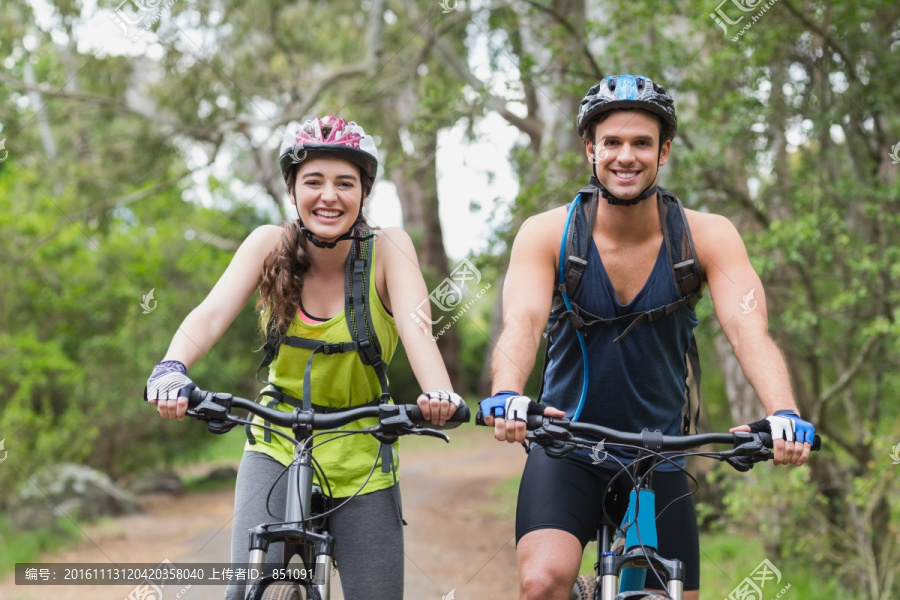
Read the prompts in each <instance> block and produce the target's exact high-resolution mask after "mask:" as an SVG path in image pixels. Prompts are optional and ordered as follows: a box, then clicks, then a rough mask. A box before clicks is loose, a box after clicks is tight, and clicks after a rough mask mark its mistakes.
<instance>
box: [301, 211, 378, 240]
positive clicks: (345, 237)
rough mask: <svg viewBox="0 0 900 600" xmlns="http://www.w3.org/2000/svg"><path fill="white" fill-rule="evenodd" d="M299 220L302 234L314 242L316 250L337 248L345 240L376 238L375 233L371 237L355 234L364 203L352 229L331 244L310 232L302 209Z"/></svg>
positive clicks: (360, 219)
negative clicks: (302, 214) (301, 215)
mask: <svg viewBox="0 0 900 600" xmlns="http://www.w3.org/2000/svg"><path fill="white" fill-rule="evenodd" d="M295 208H296V205H295ZM297 220H298V221H300V232H301V233H302V234H303V235H305V236H306V239H308V240H309V241H310V242H312V244H313V246H315V247H316V248H334V247H335V246H337V245H338V242H342V241H344V240H360V241H362V240H367V239H369V238H370V237H375V234H374V233H370V234H369V235H361V234H358V233H355V232H356V231H357V227H356V226H357V225H359V223H360V221H362V203H360V205H359V214H357V215H356V220H355V221H354V222H353V225H351V226H350V229H348V230H347V231H346V232H345V233H344V234H343V235H342V236H340V237H339V238H337V239H336V240H334V241H331V242H326V241H323V240H320V239H318V238H317V237H316V236H314V235H313V232H312V231H310V230H309V229H307V228H306V226H305V225H304V224H303V219H301V218H300V209H299V208H298V209H297Z"/></svg>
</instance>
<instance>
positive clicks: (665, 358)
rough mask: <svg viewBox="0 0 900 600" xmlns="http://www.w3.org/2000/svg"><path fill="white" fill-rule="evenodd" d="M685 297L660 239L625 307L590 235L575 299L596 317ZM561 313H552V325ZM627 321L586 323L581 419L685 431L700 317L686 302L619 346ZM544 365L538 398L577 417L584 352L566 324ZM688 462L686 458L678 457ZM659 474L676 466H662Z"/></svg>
mask: <svg viewBox="0 0 900 600" xmlns="http://www.w3.org/2000/svg"><path fill="white" fill-rule="evenodd" d="M678 299H680V296H679V294H678V290H677V289H676V288H675V282H674V281H673V279H672V270H671V268H670V266H669V261H668V257H667V255H666V250H665V246H664V245H662V244H660V250H659V253H658V255H657V257H656V264H655V265H654V267H653V270H652V272H651V273H650V277H649V278H648V279H647V282H646V283H645V284H644V287H643V288H642V289H641V291H640V292H638V294H637V295H636V296H635V297H634V299H632V300H631V302H629V303H628V304H624V305H623V304H620V303H619V301H618V298H617V297H616V292H615V289H614V288H613V286H612V283H611V282H610V280H609V277H608V275H607V274H606V270H605V269H604V267H603V262H602V260H601V259H600V254H599V252H598V251H597V246H596V244H594V241H593V240H591V244H590V251H589V253H588V262H587V267H586V269H585V272H584V276H583V277H582V279H581V284H580V285H579V286H578V289H577V290H576V291H575V294H574V295H573V296H572V297H571V300H572V301H573V302H574V303H575V304H578V305H579V306H581V307H582V308H583V309H584V310H586V311H588V312H590V313H592V314H594V315H597V316H598V317H604V318H612V317H619V316H623V315H628V314H631V313H640V312H644V311H648V310H654V309H657V308H660V307H662V306H665V305H667V304H670V303H672V302H675V301H677V300H678ZM557 319H558V317H556V316H552V317H551V318H550V323H549V324H550V326H553V325H554V324H555V322H556V320H557ZM629 322H630V321H629V320H627V319H625V320H623V322H621V323H614V324H610V323H603V324H598V325H594V326H592V327H589V328H587V329H586V330H584V331H585V336H584V339H585V344H586V346H587V353H588V357H589V359H590V377H589V379H588V387H587V397H586V399H585V403H584V408H583V409H582V412H581V416H580V417H579V419H578V420H579V421H581V422H585V423H594V424H596V425H602V426H604V427H610V428H612V429H619V430H621V431H628V432H634V433H638V432H640V431H642V430H643V429H645V428H646V429H649V430H650V431H655V430H657V429H658V430H660V431H661V432H662V433H663V434H665V435H681V419H682V416H681V410H682V407H683V406H684V391H685V379H686V377H687V364H686V363H685V354H686V353H687V350H688V346H689V344H690V341H691V337H692V335H693V330H694V327H696V326H697V323H698V321H697V315H696V314H695V313H694V311H693V310H691V309H690V308H688V307H686V306H683V307H681V308H679V309H677V310H676V311H675V312H673V313H672V314H670V315H669V316H667V317H665V318H663V319H659V320H658V321H653V322H650V323H642V324H640V325H638V326H637V327H635V328H634V329H632V330H631V332H630V333H629V334H628V335H627V336H625V338H624V339H623V340H621V341H620V342H619V343H618V344H613V340H614V339H615V338H616V337H618V336H619V335H620V334H621V333H622V332H623V331H624V330H625V328H626V327H627V326H628V323H629ZM548 343H549V350H548V354H547V366H546V371H545V373H544V382H543V393H542V396H541V398H540V401H541V402H543V403H544V404H546V405H547V406H552V407H555V408H558V409H560V410H563V411H565V413H566V416H568V417H569V418H572V416H573V415H574V414H575V411H576V409H577V407H578V401H579V399H580V398H581V388H582V381H583V377H584V375H583V372H582V362H583V359H582V353H581V347H580V346H579V343H578V339H577V337H576V335H575V330H574V329H573V328H572V326H571V325H570V324H569V323H565V322H564V323H560V328H559V330H558V331H556V332H555V333H554V334H553V336H551V339H550V340H549V341H548ZM607 451H608V452H610V454H612V455H614V456H617V457H619V458H620V459H623V460H632V459H633V458H635V457H636V456H637V452H636V451H627V450H623V449H612V448H607ZM677 462H678V463H679V464H681V465H682V466H683V464H684V461H683V459H682V460H679V461H677ZM658 469H659V470H661V471H671V470H675V467H674V466H673V465H671V464H667V463H662V464H660V465H659V467H658Z"/></svg>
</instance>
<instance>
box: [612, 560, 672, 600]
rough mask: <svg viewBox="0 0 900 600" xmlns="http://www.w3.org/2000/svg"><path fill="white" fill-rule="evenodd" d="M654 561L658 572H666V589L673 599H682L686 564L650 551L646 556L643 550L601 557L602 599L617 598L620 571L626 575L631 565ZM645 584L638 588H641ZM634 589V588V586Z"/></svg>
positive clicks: (636, 565)
mask: <svg viewBox="0 0 900 600" xmlns="http://www.w3.org/2000/svg"><path fill="white" fill-rule="evenodd" d="M650 563H652V565H653V567H655V569H656V570H657V571H658V572H661V573H663V574H665V577H666V591H667V592H668V593H669V596H670V597H671V598H672V600H682V594H683V593H684V564H683V563H682V562H681V561H680V560H669V559H665V558H661V557H660V556H657V555H656V553H655V552H653V551H650V556H649V557H648V556H646V555H645V554H644V552H643V551H642V550H638V551H636V552H626V553H625V554H623V555H616V554H608V555H604V556H603V557H601V559H600V590H601V594H600V600H615V598H616V594H617V593H618V591H619V573H620V572H621V573H622V575H623V577H626V576H627V574H628V571H629V568H628V567H630V566H634V567H643V568H646V567H647V566H649V564H650ZM642 587H643V585H640V587H637V588H636V589H641V588H642ZM632 589H634V588H632Z"/></svg>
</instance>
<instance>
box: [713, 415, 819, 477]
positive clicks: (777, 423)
mask: <svg viewBox="0 0 900 600" xmlns="http://www.w3.org/2000/svg"><path fill="white" fill-rule="evenodd" d="M737 431H753V432H759V431H763V432H765V433H771V434H772V441H773V443H772V449H773V450H774V451H775V465H776V466H777V465H797V466H800V465H802V464H803V463H805V462H806V461H807V460H808V459H809V452H810V450H811V449H812V443H813V440H815V437H816V429H815V427H813V425H812V423H809V422H807V421H804V420H803V419H801V418H800V416H799V415H798V414H797V413H795V412H794V411H793V410H776V411H775V413H774V414H773V415H771V416H769V417H766V418H765V419H763V420H761V421H756V422H754V423H750V424H749V425H741V426H740V427H733V428H731V430H730V432H731V433H735V432H737Z"/></svg>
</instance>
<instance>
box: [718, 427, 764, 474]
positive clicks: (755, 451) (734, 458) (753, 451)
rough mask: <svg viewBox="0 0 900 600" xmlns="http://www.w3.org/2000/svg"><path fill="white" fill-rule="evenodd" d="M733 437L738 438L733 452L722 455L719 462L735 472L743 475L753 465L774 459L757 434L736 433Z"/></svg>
mask: <svg viewBox="0 0 900 600" xmlns="http://www.w3.org/2000/svg"><path fill="white" fill-rule="evenodd" d="M735 437H737V438H740V441H739V442H738V443H737V445H736V446H735V447H734V449H733V450H731V451H730V452H728V453H726V454H723V455H722V458H721V460H724V461H725V462H727V463H728V464H729V465H731V466H732V467H734V468H735V469H736V470H738V471H740V472H742V473H744V472H747V471H749V470H750V469H752V468H753V465H754V464H756V463H758V462H763V461H766V460H771V459H773V458H775V454H774V453H773V452H772V450H770V449H769V448H766V446H765V444H763V442H762V440H761V439H760V437H759V435H758V434H756V433H747V432H738V433H736V434H735Z"/></svg>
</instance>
